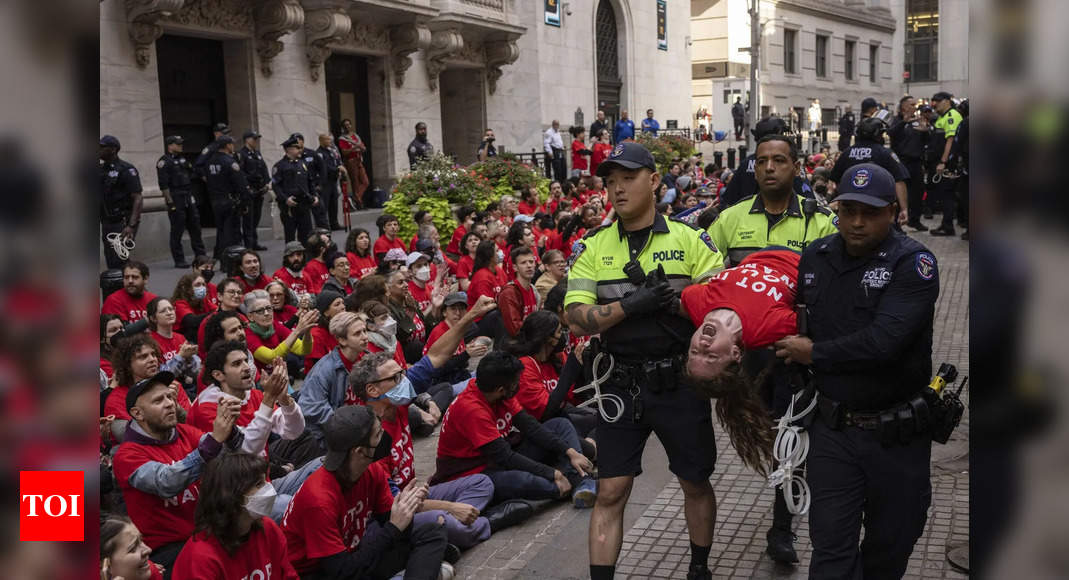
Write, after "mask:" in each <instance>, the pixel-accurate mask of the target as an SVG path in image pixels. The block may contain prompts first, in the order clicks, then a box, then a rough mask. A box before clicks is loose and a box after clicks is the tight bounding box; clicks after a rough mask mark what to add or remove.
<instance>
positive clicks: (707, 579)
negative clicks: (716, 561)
mask: <svg viewBox="0 0 1069 580" xmlns="http://www.w3.org/2000/svg"><path fill="white" fill-rule="evenodd" d="M687 580H713V573H712V572H711V571H710V570H709V567H708V566H701V565H693V566H691V567H690V570H688V571H687Z"/></svg>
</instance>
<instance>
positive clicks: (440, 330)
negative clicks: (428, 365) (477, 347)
mask: <svg viewBox="0 0 1069 580" xmlns="http://www.w3.org/2000/svg"><path fill="white" fill-rule="evenodd" d="M447 332H449V324H448V323H447V322H446V321H444V320H443V321H441V322H439V323H438V326H435V327H434V330H432V331H431V334H430V336H428V337H427V344H424V345H423V354H427V351H428V350H430V348H431V347H432V346H434V343H436V342H438V339H439V338H442V335H443V334H445V333H447ZM466 350H468V346H467V345H466V344H464V341H463V340H462V341H460V345H459V346H457V351H456V352H454V353H453V354H454V355H458V354H461V353H463V352H464V351H466Z"/></svg>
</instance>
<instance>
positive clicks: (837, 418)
mask: <svg viewBox="0 0 1069 580" xmlns="http://www.w3.org/2000/svg"><path fill="white" fill-rule="evenodd" d="M817 410H818V411H819V412H820V417H821V419H823V420H824V424H825V425H827V426H828V428H829V429H832V430H834V431H841V430H842V428H843V410H842V406H841V405H840V404H839V401H833V400H831V399H829V398H827V397H820V398H818V399H817Z"/></svg>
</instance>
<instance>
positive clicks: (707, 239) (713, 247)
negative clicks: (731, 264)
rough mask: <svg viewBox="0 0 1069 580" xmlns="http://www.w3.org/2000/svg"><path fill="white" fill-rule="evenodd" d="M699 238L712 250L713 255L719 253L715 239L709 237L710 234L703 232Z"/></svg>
mask: <svg viewBox="0 0 1069 580" xmlns="http://www.w3.org/2000/svg"><path fill="white" fill-rule="evenodd" d="M698 237H699V238H701V240H702V242H705V246H706V247H707V248H709V249H710V250H712V251H713V253H716V252H717V249H716V244H714V243H713V238H711V237H709V232H707V231H704V230H703V231H702V233H701V235H699V236H698Z"/></svg>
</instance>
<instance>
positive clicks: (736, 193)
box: [719, 117, 816, 210]
mask: <svg viewBox="0 0 1069 580" xmlns="http://www.w3.org/2000/svg"><path fill="white" fill-rule="evenodd" d="M751 132H752V133H753V135H754V139H756V140H757V141H760V140H761V138H762V137H764V136H765V135H782V134H784V133H786V132H787V124H786V123H784V122H783V119H780V118H779V117H765V118H764V119H761V120H760V121H758V123H757V125H756V126H755V127H754V128H753V129H752V130H751ZM754 153H755V154H754V155H749V156H747V157H746V159H743V160H742V161H741V162H739V167H738V168H737V169H736V170H735V174H734V175H735V176H734V177H732V178H731V181H730V182H729V183H728V185H727V187H725V188H724V192H723V193H722V194H720V202H719V203H720V208H721V210H723V209H724V208H728V207H731V206H733V205H735V204H736V203H739V202H740V201H742V200H744V199H746V198H747V197H750V196H751V195H757V191H758V187H757V178H756V177H755V175H754V164H755V163H757V155H756V153H757V150H756V149H755V150H754ZM794 193H795V194H796V195H801V196H803V197H811V198H815V197H816V196H815V195H813V189H812V188H810V187H809V183H807V182H806V181H805V180H804V179H802V178H801V177H799V176H797V175H796V176H795V177H794Z"/></svg>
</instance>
